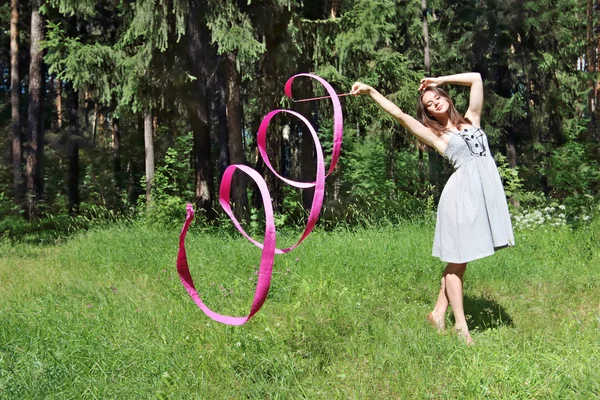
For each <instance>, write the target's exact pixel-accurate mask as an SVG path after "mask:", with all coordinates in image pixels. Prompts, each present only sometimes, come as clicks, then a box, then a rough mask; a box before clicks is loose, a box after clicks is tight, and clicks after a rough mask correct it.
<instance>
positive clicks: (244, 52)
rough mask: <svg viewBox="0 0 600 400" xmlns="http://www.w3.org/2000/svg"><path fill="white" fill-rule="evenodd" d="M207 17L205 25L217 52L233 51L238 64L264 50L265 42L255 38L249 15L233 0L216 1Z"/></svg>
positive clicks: (253, 57)
mask: <svg viewBox="0 0 600 400" xmlns="http://www.w3.org/2000/svg"><path fill="white" fill-rule="evenodd" d="M208 18H209V21H208V22H207V24H206V25H207V26H208V27H209V28H210V30H211V37H212V43H214V44H216V45H217V48H218V52H219V54H223V53H229V52H233V53H235V54H236V56H237V57H236V59H237V62H238V64H240V63H252V62H253V61H256V60H257V59H258V58H259V57H260V55H262V54H263V53H264V52H265V50H266V45H265V43H264V42H262V43H261V42H259V41H257V40H256V39H255V36H256V34H255V32H254V28H253V26H252V22H251V21H250V17H249V15H248V14H245V13H242V12H241V11H240V9H239V8H238V7H237V6H236V5H235V2H233V1H224V2H220V1H217V2H216V4H215V7H214V8H213V9H212V10H211V13H210V14H209V16H208ZM238 69H239V65H238Z"/></svg>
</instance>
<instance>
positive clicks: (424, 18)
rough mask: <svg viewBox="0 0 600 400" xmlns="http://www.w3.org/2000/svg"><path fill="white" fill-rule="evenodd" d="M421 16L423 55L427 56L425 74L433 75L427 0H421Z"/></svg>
mask: <svg viewBox="0 0 600 400" xmlns="http://www.w3.org/2000/svg"><path fill="white" fill-rule="evenodd" d="M421 18H422V21H423V42H424V47H423V55H424V57H425V60H424V61H425V74H426V75H427V76H430V75H431V62H430V61H429V24H428V23H427V0H421Z"/></svg>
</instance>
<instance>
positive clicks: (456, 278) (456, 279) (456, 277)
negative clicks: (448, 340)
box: [442, 263, 473, 344]
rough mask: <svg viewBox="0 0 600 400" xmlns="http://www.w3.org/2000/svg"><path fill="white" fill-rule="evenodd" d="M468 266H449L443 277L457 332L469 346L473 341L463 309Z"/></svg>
mask: <svg viewBox="0 0 600 400" xmlns="http://www.w3.org/2000/svg"><path fill="white" fill-rule="evenodd" d="M466 269H467V264H466V263H465V264H452V263H450V264H448V266H447V267H446V269H445V270H444V274H443V275H442V279H443V280H444V281H445V286H446V296H447V298H448V301H449V302H450V306H452V312H453V313H454V321H455V322H456V330H457V331H458V333H459V334H460V335H461V336H462V337H463V338H464V339H465V341H466V342H467V344H473V339H472V338H471V334H470V333H469V327H468V326H467V319H466V318H465V310H464V308H463V277H464V274H465V270H466Z"/></svg>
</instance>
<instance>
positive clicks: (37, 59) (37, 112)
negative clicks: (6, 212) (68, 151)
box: [26, 0, 44, 220]
mask: <svg viewBox="0 0 600 400" xmlns="http://www.w3.org/2000/svg"><path fill="white" fill-rule="evenodd" d="M31 7H32V10H31V36H30V40H31V49H30V63H29V109H28V115H27V124H28V127H27V129H28V130H27V139H28V146H27V170H26V174H27V192H28V194H27V217H28V218H29V219H30V220H31V219H33V218H35V216H36V215H37V205H38V202H39V200H40V197H41V191H40V188H41V182H40V178H41V174H40V166H41V160H40V154H41V150H42V149H41V147H42V146H43V138H42V134H43V133H42V128H41V122H42V121H41V115H42V63H43V59H42V49H41V47H40V44H41V40H42V39H43V31H44V23H43V20H42V17H41V15H40V13H39V8H40V0H33V1H32V4H31Z"/></svg>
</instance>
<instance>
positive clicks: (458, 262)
mask: <svg viewBox="0 0 600 400" xmlns="http://www.w3.org/2000/svg"><path fill="white" fill-rule="evenodd" d="M512 246H514V244H512V245H511V243H510V242H507V243H506V244H504V245H500V246H495V247H494V250H492V251H491V252H488V253H483V254H479V255H477V256H474V257H469V258H467V259H465V260H459V261H455V260H450V259H442V257H441V256H440V255H439V254H435V253H432V254H431V255H432V256H434V257H437V258H439V259H440V261H441V262H447V263H453V264H465V263H468V262H471V261H475V260H479V259H481V258H485V257H489V256H491V255H493V254H494V253H495V252H496V251H498V250H500V249H505V248H508V247H512Z"/></svg>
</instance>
